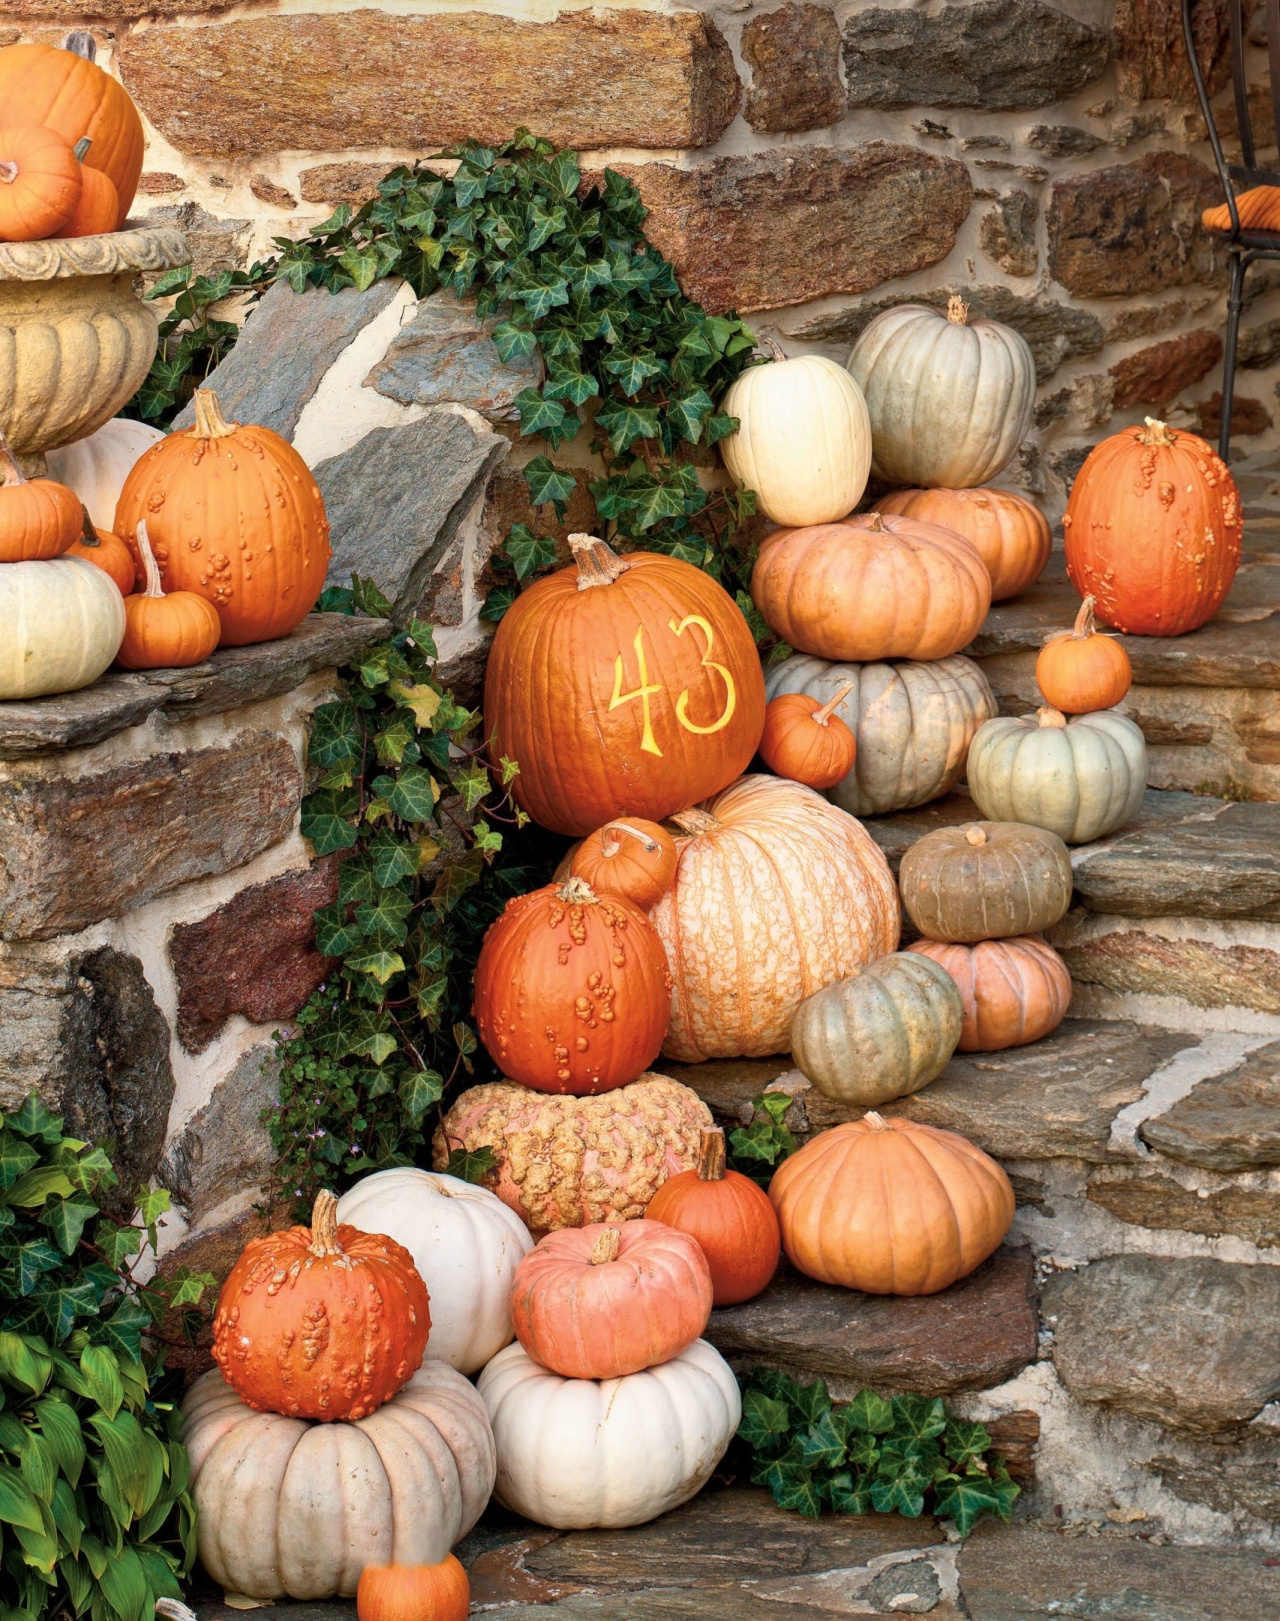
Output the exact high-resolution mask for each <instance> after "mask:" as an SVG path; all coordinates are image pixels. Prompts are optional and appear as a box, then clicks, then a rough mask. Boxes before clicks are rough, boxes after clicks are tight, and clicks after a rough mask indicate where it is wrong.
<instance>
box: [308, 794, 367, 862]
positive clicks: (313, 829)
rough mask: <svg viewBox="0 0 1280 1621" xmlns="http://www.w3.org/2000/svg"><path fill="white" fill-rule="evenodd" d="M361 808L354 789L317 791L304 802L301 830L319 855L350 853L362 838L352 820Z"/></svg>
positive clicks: (358, 797)
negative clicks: (337, 852)
mask: <svg viewBox="0 0 1280 1621" xmlns="http://www.w3.org/2000/svg"><path fill="white" fill-rule="evenodd" d="M359 809H360V796H359V795H358V794H357V793H355V792H354V791H353V790H351V789H332V788H321V789H318V790H317V791H316V792H315V793H314V794H308V795H307V797H306V798H305V799H304V800H303V801H302V816H301V819H300V824H299V830H300V831H301V833H302V836H303V838H304V839H309V840H310V841H311V846H312V848H313V849H314V851H315V853H316V854H317V855H318V856H324V855H329V854H330V852H331V851H334V850H349V849H350V848H351V846H352V845H353V844H354V843H355V842H356V840H357V839H358V838H359V836H360V834H359V830H358V828H357V827H356V826H355V824H354V822H352V821H350V820H349V818H350V817H352V816H355V815H356V814H357V813H358V812H359Z"/></svg>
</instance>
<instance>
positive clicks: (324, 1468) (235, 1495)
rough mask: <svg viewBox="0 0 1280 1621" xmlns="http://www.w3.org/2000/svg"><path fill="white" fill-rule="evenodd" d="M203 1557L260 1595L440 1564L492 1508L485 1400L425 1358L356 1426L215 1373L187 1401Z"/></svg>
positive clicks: (492, 1465)
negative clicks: (324, 1420) (297, 1413)
mask: <svg viewBox="0 0 1280 1621" xmlns="http://www.w3.org/2000/svg"><path fill="white" fill-rule="evenodd" d="M182 1440H183V1444H184V1445H185V1446H186V1448H187V1451H188V1452H189V1453H190V1456H191V1483H192V1490H193V1492H194V1494H195V1500H196V1507H197V1509H198V1511H199V1518H198V1537H199V1544H200V1562H201V1564H202V1565H203V1566H204V1568H205V1569H206V1570H207V1571H208V1573H209V1575H210V1576H212V1577H213V1579H214V1581H216V1582H220V1583H221V1585H222V1586H223V1587H224V1588H226V1589H227V1590H228V1591H229V1592H233V1593H243V1594H245V1595H247V1596H248V1597H249V1598H256V1599H278V1598H295V1599H322V1598H336V1597H345V1598H349V1597H350V1596H351V1595H352V1594H354V1593H355V1590H356V1584H357V1583H358V1582H359V1580H360V1572H361V1571H362V1570H363V1569H364V1567H365V1566H366V1565H389V1564H397V1565H435V1564H439V1562H440V1561H441V1560H442V1559H443V1558H444V1556H445V1555H446V1554H447V1553H448V1552H449V1549H450V1548H451V1547H452V1546H453V1545H454V1543H455V1542H458V1541H460V1540H461V1539H462V1538H463V1537H464V1536H466V1534H467V1532H468V1531H469V1530H470V1529H471V1527H472V1526H473V1525H474V1524H475V1523H476V1521H477V1520H478V1519H479V1518H480V1515H481V1514H482V1513H483V1512H484V1508H485V1504H486V1503H487V1502H488V1501H489V1495H490V1493H491V1492H492V1490H493V1482H494V1478H495V1475H496V1472H497V1459H496V1454H495V1451H494V1443H493V1432H492V1431H491V1430H490V1428H489V1419H488V1416H487V1414H486V1412H485V1408H484V1403H483V1402H482V1401H481V1400H480V1398H479V1396H478V1395H477V1394H476V1391H475V1388H474V1386H472V1385H471V1384H470V1383H469V1382H468V1381H467V1380H466V1379H464V1378H463V1377H462V1375H461V1374H460V1373H455V1372H454V1370H453V1369H452V1368H450V1367H447V1366H446V1365H445V1363H443V1362H424V1363H423V1365H422V1367H421V1368H419V1369H418V1371H417V1373H415V1374H414V1376H413V1378H412V1379H410V1381H409V1383H408V1384H407V1385H406V1386H405V1387H404V1389H403V1390H401V1391H400V1392H399V1394H398V1395H395V1396H393V1397H392V1398H391V1400H390V1401H389V1402H387V1403H386V1405H385V1406H383V1407H380V1408H379V1409H378V1411H377V1412H376V1413H370V1415H369V1416H368V1418H362V1419H360V1420H359V1421H358V1422H357V1423H354V1424H347V1423H335V1424H313V1423H310V1422H309V1421H307V1420H305V1419H299V1418H284V1417H282V1416H281V1415H280V1414H278V1413H257V1412H254V1410H253V1409H252V1408H250V1407H247V1406H246V1405H245V1404H244V1402H242V1401H241V1400H240V1398H239V1397H238V1396H237V1395H236V1393H235V1391H233V1390H232V1389H231V1387H230V1386H229V1385H228V1384H226V1383H225V1382H224V1380H223V1378H222V1375H221V1374H220V1373H218V1372H217V1370H216V1369H214V1370H211V1371H210V1372H209V1373H206V1374H204V1375H203V1376H202V1377H201V1378H199V1379H197V1380H196V1382H195V1384H194V1385H192V1387H191V1389H190V1390H189V1391H188V1393H187V1397H186V1400H185V1401H184V1402H183V1404H182Z"/></svg>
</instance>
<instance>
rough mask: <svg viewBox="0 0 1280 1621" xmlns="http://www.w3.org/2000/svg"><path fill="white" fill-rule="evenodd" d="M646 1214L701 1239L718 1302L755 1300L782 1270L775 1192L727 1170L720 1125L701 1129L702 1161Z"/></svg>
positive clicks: (664, 1190) (673, 1180) (671, 1183)
mask: <svg viewBox="0 0 1280 1621" xmlns="http://www.w3.org/2000/svg"><path fill="white" fill-rule="evenodd" d="M646 1215H647V1218H648V1220H650V1221H665V1222H666V1223H667V1225H668V1226H669V1227H678V1228H679V1229H680V1231H681V1232H682V1233H688V1234H689V1236H690V1237H691V1238H695V1239H696V1240H697V1242H698V1246H699V1248H700V1249H701V1250H702V1253H703V1254H704V1255H705V1256H706V1258H707V1265H708V1266H709V1267H710V1268H711V1287H712V1290H713V1298H712V1303H713V1305H716V1306H736V1305H739V1304H740V1303H741V1302H742V1301H744V1300H752V1299H754V1298H755V1296H756V1295H758V1294H759V1293H760V1291H761V1290H762V1289H763V1288H765V1286H766V1285H767V1284H768V1282H769V1280H770V1279H771V1278H772V1277H773V1274H774V1273H775V1272H776V1271H777V1269H778V1255H779V1253H780V1251H781V1247H782V1237H781V1234H780V1233H779V1231H778V1218H777V1216H775V1215H774V1213H773V1206H772V1205H771V1204H770V1203H769V1196H768V1194H766V1193H765V1191H764V1189H763V1188H761V1187H760V1186H759V1185H758V1184H757V1183H755V1182H753V1181H752V1180H751V1178H750V1177H749V1176H743V1174H742V1173H741V1171H731V1170H729V1169H728V1168H727V1166H726V1163H725V1147H724V1132H723V1131H722V1130H721V1129H720V1127H719V1126H708V1127H706V1128H705V1129H704V1130H703V1131H702V1132H701V1134H700V1136H699V1139H698V1163H697V1165H696V1166H695V1167H694V1168H693V1170H691V1171H681V1172H680V1174H679V1176H673V1177H670V1178H669V1179H668V1180H667V1181H666V1182H664V1183H663V1184H662V1186H661V1187H660V1188H659V1189H658V1191H657V1192H656V1193H655V1194H654V1196H653V1198H652V1200H651V1201H650V1203H649V1209H648V1211H647V1212H646Z"/></svg>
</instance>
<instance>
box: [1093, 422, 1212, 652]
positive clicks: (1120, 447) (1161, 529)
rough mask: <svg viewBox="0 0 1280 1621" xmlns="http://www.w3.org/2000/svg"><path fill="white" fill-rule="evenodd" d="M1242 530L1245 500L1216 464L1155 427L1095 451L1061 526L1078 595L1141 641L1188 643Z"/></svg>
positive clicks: (1119, 436) (1195, 443)
mask: <svg viewBox="0 0 1280 1621" xmlns="http://www.w3.org/2000/svg"><path fill="white" fill-rule="evenodd" d="M1242 529H1243V519H1242V514H1241V510H1240V492H1239V491H1238V490H1237V489H1236V485H1235V480H1234V479H1233V478H1232V477H1231V474H1230V473H1229V472H1228V471H1227V469H1226V465H1225V464H1224V463H1223V462H1222V461H1221V460H1220V459H1219V458H1218V456H1217V454H1216V453H1215V452H1214V451H1213V450H1211V449H1210V448H1209V446H1208V445H1207V444H1206V443H1205V442H1204V440H1203V439H1200V438H1198V437H1197V436H1196V435H1195V434H1194V433H1184V432H1183V431H1182V430H1181V429H1175V428H1169V427H1166V425H1165V424H1164V423H1163V422H1156V421H1154V420H1153V419H1152V418H1150V417H1148V418H1147V425H1146V427H1145V428H1124V429H1122V430H1121V431H1120V432H1119V433H1116V434H1112V436H1111V437H1110V438H1109V439H1104V440H1103V441H1102V443H1101V444H1100V445H1095V446H1094V448H1093V450H1092V451H1091V452H1090V453H1089V458H1088V460H1087V461H1086V462H1085V464H1084V466H1083V467H1082V468H1081V469H1080V471H1079V473H1078V474H1077V475H1076V481H1075V483H1074V484H1073V485H1072V487H1071V496H1070V499H1069V500H1068V502H1067V511H1066V515H1065V517H1064V518H1063V520H1062V531H1063V536H1064V539H1065V543H1066V549H1067V572H1068V574H1069V575H1070V576H1071V580H1072V583H1073V584H1074V585H1075V588H1076V590H1077V591H1079V593H1080V595H1081V596H1082V597H1084V596H1091V597H1094V598H1096V599H1097V604H1098V612H1099V614H1100V615H1101V616H1102V618H1103V619H1104V620H1105V621H1106V623H1107V624H1108V625H1114V626H1115V627H1116V629H1117V630H1122V631H1125V632H1127V633H1128V634H1129V635H1134V636H1181V635H1183V634H1185V632H1187V631H1189V630H1195V629H1196V628H1197V626H1199V625H1203V624H1205V623H1206V622H1207V621H1208V620H1210V619H1212V618H1213V616H1214V614H1216V613H1217V611H1218V609H1219V608H1220V607H1221V606H1222V604H1223V601H1224V600H1225V598H1226V595H1227V592H1228V591H1230V589H1231V582H1232V580H1234V579H1235V574H1236V569H1237V568H1238V567H1239V564H1240V536H1241V533H1242Z"/></svg>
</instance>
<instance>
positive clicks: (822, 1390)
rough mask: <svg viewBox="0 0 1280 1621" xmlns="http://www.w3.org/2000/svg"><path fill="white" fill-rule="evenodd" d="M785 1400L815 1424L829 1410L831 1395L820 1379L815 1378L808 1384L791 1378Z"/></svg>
mask: <svg viewBox="0 0 1280 1621" xmlns="http://www.w3.org/2000/svg"><path fill="white" fill-rule="evenodd" d="M787 1400H788V1401H789V1402H790V1403H791V1406H792V1407H793V1408H794V1409H795V1410H796V1412H798V1413H799V1414H800V1415H801V1417H802V1418H804V1419H805V1420H807V1421H808V1423H810V1424H817V1423H818V1422H819V1421H820V1420H821V1419H824V1418H826V1417H827V1416H828V1415H829V1414H830V1412H831V1397H830V1395H829V1393H828V1391H827V1387H826V1383H825V1382H824V1381H823V1380H822V1379H815V1380H814V1381H813V1383H812V1384H808V1385H802V1384H800V1383H799V1382H798V1381H796V1380H793V1381H792V1383H791V1386H790V1389H789V1390H788V1391H787Z"/></svg>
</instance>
